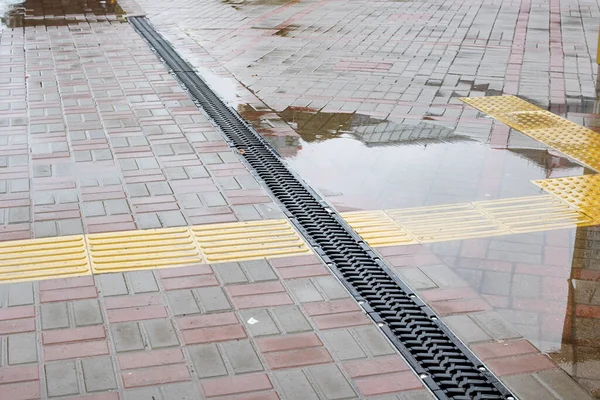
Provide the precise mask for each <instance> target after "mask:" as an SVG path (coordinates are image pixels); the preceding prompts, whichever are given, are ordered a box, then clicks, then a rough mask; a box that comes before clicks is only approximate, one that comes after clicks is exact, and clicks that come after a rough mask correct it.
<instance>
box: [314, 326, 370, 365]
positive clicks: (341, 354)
mask: <svg viewBox="0 0 600 400" xmlns="http://www.w3.org/2000/svg"><path fill="white" fill-rule="evenodd" d="M322 337H323V340H324V341H325V342H326V344H327V348H328V349H329V350H330V351H331V352H332V353H333V355H334V357H335V358H336V359H338V360H353V359H356V358H364V357H367V354H365V352H364V350H363V349H362V348H361V347H360V345H359V344H358V342H357V341H356V339H355V338H354V336H352V334H351V333H350V331H349V330H347V329H342V330H330V331H324V332H322Z"/></svg>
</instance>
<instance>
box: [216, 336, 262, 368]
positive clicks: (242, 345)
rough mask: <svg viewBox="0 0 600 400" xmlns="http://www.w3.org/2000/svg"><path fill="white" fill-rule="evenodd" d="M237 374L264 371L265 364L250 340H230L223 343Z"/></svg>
mask: <svg viewBox="0 0 600 400" xmlns="http://www.w3.org/2000/svg"><path fill="white" fill-rule="evenodd" d="M221 347H222V348H223V351H224V353H225V354H226V355H227V358H228V359H229V362H230V363H231V365H232V367H233V371H234V372H235V373H236V374H242V373H246V372H257V371H262V370H263V366H262V364H261V362H260V359H259V358H258V356H257V355H256V351H255V350H254V347H252V344H251V343H250V341H248V340H238V341H229V342H225V343H223V344H222V345H221Z"/></svg>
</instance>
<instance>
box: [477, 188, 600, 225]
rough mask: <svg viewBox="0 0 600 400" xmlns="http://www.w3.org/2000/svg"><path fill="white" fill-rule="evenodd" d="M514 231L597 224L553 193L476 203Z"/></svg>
mask: <svg viewBox="0 0 600 400" xmlns="http://www.w3.org/2000/svg"><path fill="white" fill-rule="evenodd" d="M473 204H474V205H475V207H477V208H478V209H480V210H482V211H483V212H484V213H486V214H487V215H489V216H490V218H492V219H494V220H496V221H498V222H499V223H500V224H502V225H504V226H505V227H506V228H508V229H509V231H510V232H512V233H523V232H535V231H545V230H549V229H560V228H572V227H576V226H588V225H594V224H595V223H596V222H595V221H594V220H593V219H591V218H590V217H589V216H587V215H585V214H583V213H581V212H579V211H577V210H576V209H574V208H572V207H570V206H569V205H568V204H566V203H564V202H562V201H560V200H558V199H556V198H554V197H553V196H532V197H520V198H513V199H505V200H492V201H480V202H475V203H473Z"/></svg>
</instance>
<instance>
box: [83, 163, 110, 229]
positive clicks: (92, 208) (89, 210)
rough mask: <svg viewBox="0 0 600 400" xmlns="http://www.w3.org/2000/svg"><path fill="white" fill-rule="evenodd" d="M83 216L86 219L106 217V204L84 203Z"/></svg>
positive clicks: (98, 202) (99, 202)
mask: <svg viewBox="0 0 600 400" xmlns="http://www.w3.org/2000/svg"><path fill="white" fill-rule="evenodd" d="M90 157H91V156H90ZM83 215H84V216H86V217H97V216H101V215H106V210H105V209H104V203H103V202H101V201H84V202H83Z"/></svg>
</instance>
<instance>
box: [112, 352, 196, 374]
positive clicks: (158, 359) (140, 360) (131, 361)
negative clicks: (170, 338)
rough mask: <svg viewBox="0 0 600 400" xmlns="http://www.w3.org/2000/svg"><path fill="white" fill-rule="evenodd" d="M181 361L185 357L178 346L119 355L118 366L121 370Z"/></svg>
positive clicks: (183, 360)
mask: <svg viewBox="0 0 600 400" xmlns="http://www.w3.org/2000/svg"><path fill="white" fill-rule="evenodd" d="M183 362H185V359H184V357H183V352H182V351H181V349H180V348H174V349H164V350H153V351H138V352H135V353H125V354H122V355H119V366H120V367H121V369H123V370H126V369H134V368H143V367H154V366H158V365H167V364H177V363H183Z"/></svg>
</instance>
